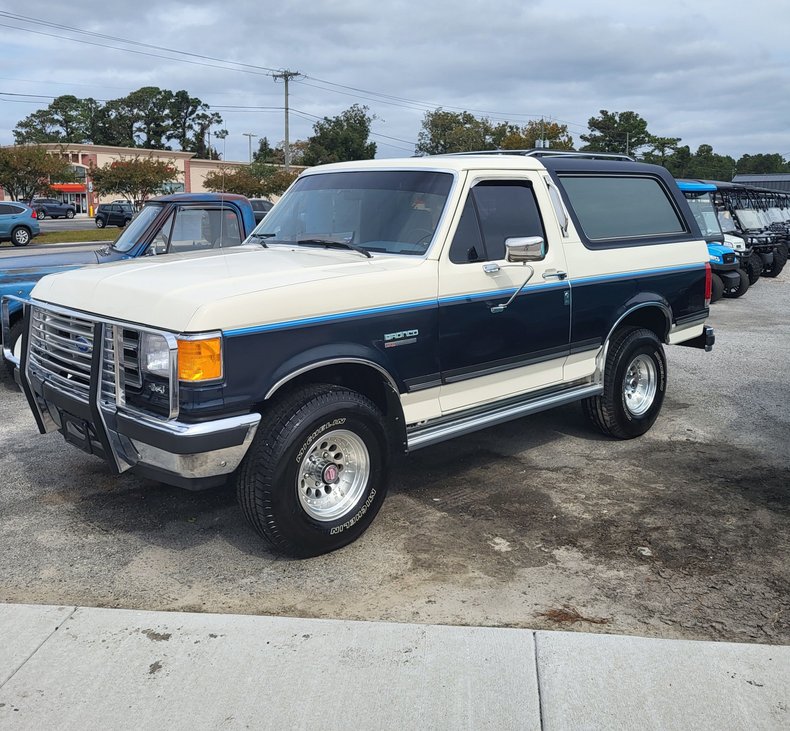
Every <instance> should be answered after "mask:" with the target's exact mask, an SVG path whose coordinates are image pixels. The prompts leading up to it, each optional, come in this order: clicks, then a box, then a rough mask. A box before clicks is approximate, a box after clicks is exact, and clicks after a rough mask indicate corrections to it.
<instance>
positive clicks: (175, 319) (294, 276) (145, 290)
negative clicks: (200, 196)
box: [32, 245, 436, 332]
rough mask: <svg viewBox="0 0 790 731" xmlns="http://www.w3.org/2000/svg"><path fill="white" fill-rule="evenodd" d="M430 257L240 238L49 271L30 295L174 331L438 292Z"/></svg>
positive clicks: (231, 325) (279, 319) (230, 327)
mask: <svg viewBox="0 0 790 731" xmlns="http://www.w3.org/2000/svg"><path fill="white" fill-rule="evenodd" d="M428 264H429V262H427V261H426V260H423V259H422V258H419V257H410V256H385V255H380V256H375V255H374V257H373V258H370V259H368V258H364V257H363V256H361V255H360V254H358V253H356V252H352V251H329V250H323V249H309V248H303V247H298V248H297V247H294V248H290V247H285V246H272V247H270V248H263V247H260V246H256V245H246V246H241V247H235V248H233V249H225V250H224V251H216V252H213V251H212V252H207V253H201V254H192V253H190V254H171V255H167V256H153V257H145V258H144V259H138V260H137V261H131V262H129V261H127V262H118V263H111V264H105V265H103V266H101V267H89V268H87V269H78V270H75V271H70V272H65V273H63V274H55V275H52V276H48V277H45V278H44V279H42V280H41V281H40V282H39V283H38V284H37V285H36V287H35V289H34V290H33V293H32V297H33V298H34V299H37V300H41V301H44V302H50V303H52V304H57V305H61V306H64V307H69V308H72V309H76V310H82V311H84V312H87V313H92V314H96V315H101V316H104V317H107V318H111V319H118V320H124V321H127V322H134V323H139V324H142V325H149V326H151V327H157V328H163V329H167V330H172V331H174V332H200V331H206V330H234V329H242V328H246V327H252V326H258V325H266V324H271V323H279V322H286V321H290V320H294V319H303V318H310V317H315V316H320V315H325V314H332V313H336V312H345V311H349V310H359V309H361V308H366V307H378V306H383V305H391V304H394V303H398V302H401V301H414V300H415V299H424V298H426V297H430V296H434V297H435V295H436V275H435V272H434V274H433V276H431V275H430V272H429V271H428V270H429V269H432V267H430V266H424V265H428ZM361 275H363V276H361Z"/></svg>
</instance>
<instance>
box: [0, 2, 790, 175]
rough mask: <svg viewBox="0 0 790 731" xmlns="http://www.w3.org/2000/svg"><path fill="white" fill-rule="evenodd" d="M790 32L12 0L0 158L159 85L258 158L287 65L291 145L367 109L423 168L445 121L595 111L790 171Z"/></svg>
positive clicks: (331, 7) (311, 8) (502, 5)
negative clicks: (50, 109) (64, 102)
mask: <svg viewBox="0 0 790 731" xmlns="http://www.w3.org/2000/svg"><path fill="white" fill-rule="evenodd" d="M3 13H12V14H15V15H22V14H24V16H25V17H29V18H30V20H29V21H25V20H19V19H12V18H9V17H7V16H4V15H3ZM46 23H50V24H52V25H46ZM65 26H68V27H70V28H74V29H78V30H82V31H90V32H91V33H100V34H104V35H106V36H112V37H113V38H114V39H109V38H100V37H97V36H95V35H94V36H89V35H84V34H80V33H79V32H77V31H75V30H68V29H66V28H65ZM30 31H35V32H30ZM789 31H790V4H788V3H787V1H786V0H750V1H749V2H743V0H738V1H737V2H736V1H735V0H718V1H713V0H697V2H693V1H686V2H678V1H677V0H663V1H662V2H653V3H641V2H638V1H637V2H634V1H633V0H632V2H619V1H616V0H489V2H488V3H484V2H480V1H479V0H478V1H477V2H472V0H423V2H414V1H413V0H412V1H406V0H378V2H371V1H370V0H281V1H280V2H277V3H274V2H270V1H269V0H249V1H248V0H226V2H224V3H218V2H216V1H214V2H204V1H203V0H189V2H178V1H174V0H157V2H155V3H140V4H139V5H138V4H137V3H126V2H124V3H120V2H117V0H116V2H109V3H108V2H106V0H105V1H104V2H99V1H98V0H72V2H69V3H63V2H50V1H49V0H39V1H38V2H36V3H35V5H34V6H26V7H20V4H19V3H13V4H11V3H8V2H0V39H2V49H3V51H2V54H0V92H2V93H0V144H10V143H12V142H13V135H12V130H13V128H14V126H15V125H16V123H17V122H18V121H19V120H20V119H22V118H23V117H25V116H26V115H27V114H30V113H31V112H33V111H35V110H36V109H38V108H41V107H45V106H46V105H47V104H48V103H49V102H50V101H51V97H55V96H58V95H61V94H74V95H75V96H79V97H86V96H91V97H93V98H95V99H105V100H106V99H113V98H117V97H119V96H125V95H126V94H127V93H129V92H130V91H133V90H135V89H138V88H139V87H141V86H159V87H162V88H166V89H170V90H172V91H176V90H178V89H186V90H187V91H189V93H190V94H192V95H193V96H198V97H199V98H200V99H202V100H203V101H204V102H207V103H208V104H210V105H211V107H212V109H213V110H215V111H218V112H220V114H222V116H223V119H224V125H223V126H224V127H225V128H226V129H227V130H228V132H229V135H228V137H227V138H226V140H225V141H224V143H223V142H219V143H218V145H219V146H220V151H222V145H223V144H224V146H225V151H224V157H225V159H227V160H246V159H247V157H248V138H247V137H245V136H244V135H243V133H245V132H249V133H253V134H256V135H259V136H261V137H263V136H266V137H268V139H269V141H270V142H271V143H272V144H275V143H277V142H279V141H280V140H282V139H283V137H284V119H283V117H284V113H283V106H284V93H283V92H284V88H283V84H282V82H280V81H275V80H274V79H273V78H272V76H271V73H272V70H274V71H277V70H282V69H288V70H291V71H295V72H299V73H300V74H302V76H301V77H300V78H298V79H295V80H294V81H292V82H291V84H290V106H291V110H292V111H291V115H290V139H291V140H292V141H293V140H295V139H304V138H306V137H308V136H310V135H311V134H312V133H313V124H314V123H315V121H316V119H320V118H322V117H325V116H328V117H333V116H335V115H338V114H340V113H342V112H343V111H344V110H345V109H347V108H348V107H349V106H351V105H352V104H360V105H366V106H367V107H368V108H369V112H370V113H371V114H373V115H375V120H374V123H373V126H372V132H373V134H372V136H371V139H372V140H373V141H374V142H376V144H377V147H378V153H377V156H378V157H401V156H409V155H411V154H413V153H414V145H415V144H416V142H417V136H418V133H419V131H420V128H421V123H422V120H423V117H424V115H425V112H426V111H428V110H433V109H436V108H438V107H441V108H443V109H445V110H448V111H462V110H467V111H470V112H472V113H473V114H475V115H476V116H479V117H481V116H486V117H488V118H489V119H491V120H492V121H495V122H498V121H504V120H507V121H509V122H512V123H516V124H525V123H526V122H527V121H529V120H530V119H539V118H541V117H543V118H545V119H551V120H554V121H558V122H560V123H563V124H567V125H568V130H569V132H570V133H571V134H572V135H573V137H574V140H575V141H576V143H577V144H583V143H582V142H581V141H580V140H579V135H580V134H584V133H585V131H586V130H587V120H588V119H589V118H590V117H591V116H595V115H597V114H598V113H599V110H601V109H607V110H609V111H625V110H633V111H635V112H637V113H638V114H640V115H641V116H642V117H644V118H645V119H646V120H647V122H648V130H649V131H650V132H651V133H652V134H655V135H660V136H666V137H680V138H681V139H682V142H681V144H687V145H689V146H690V147H691V149H692V151H693V150H696V148H697V147H698V146H699V145H700V144H710V145H712V146H713V148H714V150H715V151H716V152H718V153H721V154H729V155H732V156H733V157H735V158H736V159H737V158H738V157H740V156H741V155H742V154H745V153H749V154H754V153H758V152H767V153H771V152H778V153H781V154H783V155H784V156H785V157H790V32H789ZM70 39H80V40H81V41H83V42H76V41H74V40H70ZM118 39H123V40H118ZM85 41H88V42H89V43H86V42H85ZM123 41H134V42H136V43H138V44H140V43H144V44H151V45H153V46H158V47H160V48H167V49H174V50H176V51H185V52H187V53H190V54H194V55H192V56H188V55H182V54H178V53H173V52H171V51H163V50H158V49H155V48H150V47H146V46H141V45H132V44H129V43H124V42H123ZM90 44H94V45H90ZM96 44H101V45H96ZM106 46H112V47H106ZM122 49H126V50H122ZM131 51H136V53H133V52H131ZM201 56H203V57H212V58H213V59H219V60H208V59H206V58H201ZM11 94H16V95H20V94H21V95H25V94H27V95H31V94H36V95H40V96H39V97H31V96H11ZM243 107H247V108H246V109H245V108H243ZM250 107H252V108H250ZM253 144H257V139H256V140H253Z"/></svg>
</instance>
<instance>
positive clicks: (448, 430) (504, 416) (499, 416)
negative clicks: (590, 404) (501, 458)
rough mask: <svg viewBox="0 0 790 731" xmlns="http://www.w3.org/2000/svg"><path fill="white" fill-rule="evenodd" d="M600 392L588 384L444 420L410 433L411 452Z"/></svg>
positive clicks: (597, 387) (600, 390) (599, 386)
mask: <svg viewBox="0 0 790 731" xmlns="http://www.w3.org/2000/svg"><path fill="white" fill-rule="evenodd" d="M600 393H603V386H601V385H599V384H586V385H584V386H577V387H576V388H571V389H568V390H565V391H561V392H559V393H555V394H552V395H550V396H546V395H543V396H539V397H535V396H532V398H528V399H524V400H522V401H519V402H517V403H513V401H509V402H508V403H507V404H506V405H500V406H494V407H492V408H490V409H488V410H486V411H482V412H481V411H479V410H476V411H475V413H474V414H471V415H468V416H463V415H460V416H459V417H458V418H455V419H452V420H451V421H445V420H444V419H443V420H442V423H441V424H435V425H433V426H423V427H419V428H417V429H414V431H412V432H411V433H410V434H407V444H408V450H409V451H410V452H412V451H414V450H415V449H422V448H423V447H430V446H431V445H432V444H437V443H438V442H443V441H445V440H447V439H452V438H453V437H460V436H461V435H463V434H469V433H471V432H474V431H477V430H478V429H486V428H487V427H489V426H494V425H495V424H502V423H504V422H506V421H512V420H513V419H520V418H521V417H522V416H528V415H529V414H536V413H537V412H539V411H546V410H547V409H553V408H554V407H555V406H564V405H565V404H570V403H572V402H574V401H580V400H581V399H585V398H589V397H590V396H597V395H598V394H600Z"/></svg>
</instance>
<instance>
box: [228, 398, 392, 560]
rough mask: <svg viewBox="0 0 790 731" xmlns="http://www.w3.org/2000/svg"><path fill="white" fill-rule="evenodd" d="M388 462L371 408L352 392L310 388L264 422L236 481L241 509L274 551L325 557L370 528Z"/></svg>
mask: <svg viewBox="0 0 790 731" xmlns="http://www.w3.org/2000/svg"><path fill="white" fill-rule="evenodd" d="M389 455H390V446H389V439H388V435H387V431H386V428H385V421H384V417H383V415H382V414H381V412H380V411H379V409H378V408H377V407H376V406H375V404H373V403H372V402H371V401H370V400H369V399H367V398H366V397H365V396H363V395H361V394H359V393H357V392H356V391H351V390H349V389H346V388H341V387H339V386H333V385H329V384H312V385H309V386H306V387H304V388H301V389H299V390H296V391H294V392H292V393H290V394H287V395H285V396H284V397H283V398H281V399H280V400H279V401H277V402H275V403H273V404H272V405H271V408H270V411H269V412H268V413H267V414H265V415H264V418H263V420H262V421H261V424H260V426H259V428H258V432H257V434H256V435H255V439H254V440H253V443H252V445H251V446H250V450H249V452H248V453H247V456H246V457H245V458H244V461H243V462H242V465H241V468H240V469H239V472H238V475H237V479H236V489H237V495H238V500H239V504H240V506H241V509H242V511H243V513H244V515H245V517H246V518H247V520H248V521H249V522H250V524H251V525H252V526H253V528H255V530H256V531H257V532H258V533H259V534H260V535H261V536H262V537H263V538H264V539H266V540H267V541H268V542H269V544H270V545H271V546H272V547H273V548H274V549H276V550H277V551H279V552H281V553H285V554H288V555H290V556H295V557H308V556H317V555H320V554H322V553H328V552H329V551H334V550H335V549H337V548H340V547H341V546H345V545H347V544H348V543H351V542H352V541H354V540H355V539H356V538H358V537H359V536H360V535H362V533H363V532H364V531H365V530H366V529H367V527H368V526H369V525H370V524H371V522H372V521H373V518H374V517H375V515H376V513H377V512H378V510H379V508H380V507H381V504H382V502H383V501H384V496H385V494H386V492H387V477H388V474H387V473H388V469H389Z"/></svg>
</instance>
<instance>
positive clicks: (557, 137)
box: [492, 119, 573, 150]
mask: <svg viewBox="0 0 790 731" xmlns="http://www.w3.org/2000/svg"><path fill="white" fill-rule="evenodd" d="M492 140H493V143H494V145H495V146H496V147H497V148H498V149H500V150H529V149H532V148H533V147H538V140H545V141H546V142H547V143H548V147H550V148H552V149H554V150H572V149H573V137H571V135H570V133H569V132H568V125H566V124H558V123H557V122H551V121H549V122H546V121H545V120H543V119H533V120H530V121H529V122H527V124H525V125H524V126H523V127H519V126H518V125H515V124H511V123H510V122H502V123H501V124H498V125H497V126H496V127H494V128H493V131H492Z"/></svg>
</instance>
